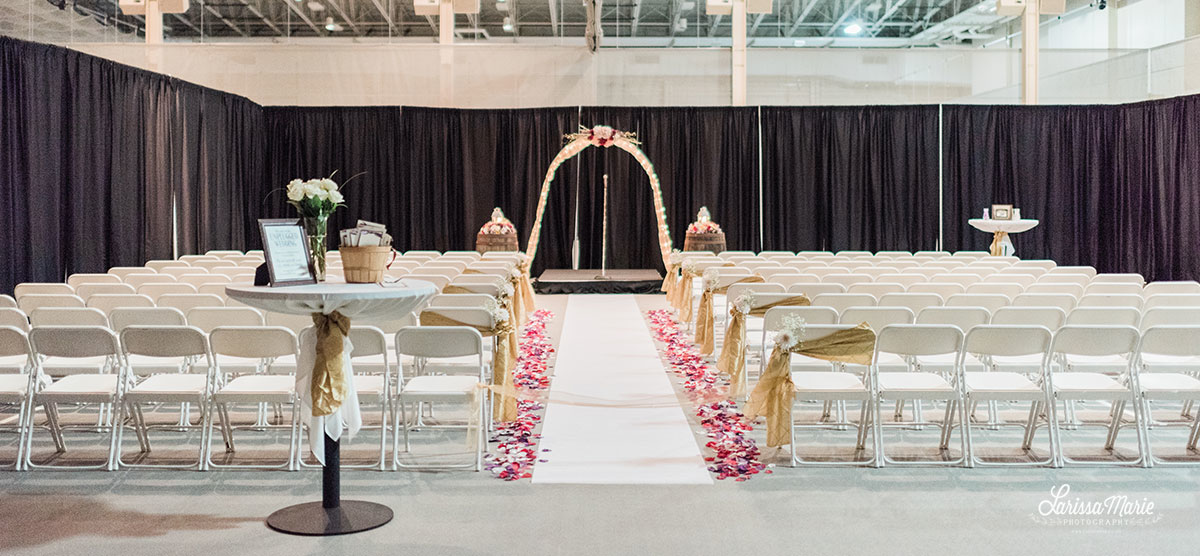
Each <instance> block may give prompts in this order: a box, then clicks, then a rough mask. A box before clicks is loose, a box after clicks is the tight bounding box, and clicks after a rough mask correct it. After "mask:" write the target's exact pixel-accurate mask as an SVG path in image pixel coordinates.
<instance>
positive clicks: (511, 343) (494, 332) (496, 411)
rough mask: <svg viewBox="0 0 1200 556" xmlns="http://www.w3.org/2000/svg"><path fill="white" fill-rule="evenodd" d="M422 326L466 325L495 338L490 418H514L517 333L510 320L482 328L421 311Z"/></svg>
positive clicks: (485, 335) (502, 419)
mask: <svg viewBox="0 0 1200 556" xmlns="http://www.w3.org/2000/svg"><path fill="white" fill-rule="evenodd" d="M421 326H469V327H471V328H474V329H475V330H478V331H479V333H480V334H481V335H483V336H484V337H492V336H495V337H496V349H495V350H493V352H492V384H491V386H489V387H488V389H489V390H491V391H492V401H493V402H494V403H493V404H492V418H493V419H494V420H496V421H514V420H516V418H517V389H516V387H515V386H513V373H512V371H513V368H514V367H515V366H516V363H517V333H516V330H517V329H516V327H514V326H513V324H512V321H508V322H503V323H498V324H497V325H496V327H495V328H485V327H482V326H477V325H474V324H468V323H465V322H462V321H459V320H456V319H452V318H450V317H447V316H445V315H443V314H441V313H437V312H434V311H425V312H422V313H421Z"/></svg>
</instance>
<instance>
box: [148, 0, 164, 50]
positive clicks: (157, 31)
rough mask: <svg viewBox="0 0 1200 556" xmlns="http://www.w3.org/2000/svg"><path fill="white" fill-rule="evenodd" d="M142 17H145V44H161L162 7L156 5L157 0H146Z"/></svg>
mask: <svg viewBox="0 0 1200 556" xmlns="http://www.w3.org/2000/svg"><path fill="white" fill-rule="evenodd" d="M144 17H145V18H146V44H162V42H163V24H162V9H161V6H159V5H158V0H148V1H147V2H146V15H145V16H144Z"/></svg>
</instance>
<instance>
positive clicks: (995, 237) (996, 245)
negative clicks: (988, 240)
mask: <svg viewBox="0 0 1200 556" xmlns="http://www.w3.org/2000/svg"><path fill="white" fill-rule="evenodd" d="M1006 237H1008V232H1002V231H1000V230H996V231H995V232H993V233H992V247H991V251H992V256H993V257H999V256H1000V255H1003V254H1004V246H1003V245H1002V243H1003V242H1004V238H1006Z"/></svg>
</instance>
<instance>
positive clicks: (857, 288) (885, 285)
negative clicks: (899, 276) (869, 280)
mask: <svg viewBox="0 0 1200 556" xmlns="http://www.w3.org/2000/svg"><path fill="white" fill-rule="evenodd" d="M903 291H904V285H903V284H896V283H889V282H875V283H873V284H854V285H853V286H850V287H849V288H848V289H847V290H846V292H847V293H865V294H869V295H872V296H875V298H876V299H879V298H880V297H883V296H884V295H887V294H889V293H902V292H903Z"/></svg>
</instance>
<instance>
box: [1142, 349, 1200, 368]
mask: <svg viewBox="0 0 1200 556" xmlns="http://www.w3.org/2000/svg"><path fill="white" fill-rule="evenodd" d="M1142 363H1143V364H1144V365H1146V366H1147V367H1149V368H1151V369H1153V370H1154V372H1156V373H1187V372H1195V371H1198V370H1200V357H1191V356H1186V355H1184V356H1180V355H1159V354H1157V353H1143V354H1142Z"/></svg>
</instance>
